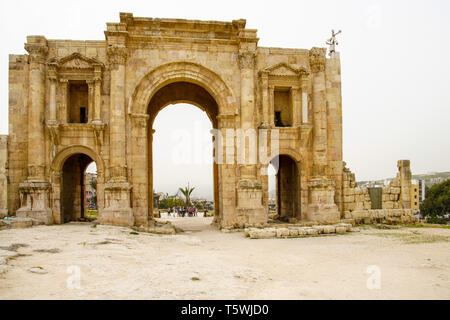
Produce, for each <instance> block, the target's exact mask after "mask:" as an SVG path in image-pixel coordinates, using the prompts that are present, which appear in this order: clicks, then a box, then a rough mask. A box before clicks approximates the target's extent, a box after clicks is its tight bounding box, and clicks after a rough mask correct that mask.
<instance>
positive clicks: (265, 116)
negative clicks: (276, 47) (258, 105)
mask: <svg viewBox="0 0 450 320" xmlns="http://www.w3.org/2000/svg"><path fill="white" fill-rule="evenodd" d="M261 92H262V96H261V100H262V123H261V124H260V126H259V127H260V128H267V127H269V125H270V120H269V118H270V101H269V96H270V94H269V74H268V72H264V73H262V74H261Z"/></svg>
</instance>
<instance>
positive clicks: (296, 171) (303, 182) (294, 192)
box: [265, 149, 308, 221]
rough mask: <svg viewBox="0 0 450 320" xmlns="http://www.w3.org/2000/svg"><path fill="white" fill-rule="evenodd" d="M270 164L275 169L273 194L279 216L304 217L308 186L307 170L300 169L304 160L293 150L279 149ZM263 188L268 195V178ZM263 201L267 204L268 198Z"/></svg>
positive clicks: (299, 218)
mask: <svg viewBox="0 0 450 320" xmlns="http://www.w3.org/2000/svg"><path fill="white" fill-rule="evenodd" d="M270 164H271V165H272V166H273V167H274V169H275V170H276V176H275V194H276V207H277V214H278V215H279V218H280V219H281V220H285V221H288V220H289V219H291V218H294V219H297V220H302V219H305V216H304V214H305V213H306V208H307V201H308V187H307V172H306V171H305V170H304V169H302V167H304V161H303V159H302V157H301V155H300V154H299V153H298V152H296V151H295V150H291V149H280V150H279V152H278V154H277V155H276V156H275V157H273V158H272V160H271V161H270ZM265 189H266V190H267V192H265V194H267V196H268V189H269V187H268V179H267V181H266V183H265ZM265 203H266V204H268V200H265Z"/></svg>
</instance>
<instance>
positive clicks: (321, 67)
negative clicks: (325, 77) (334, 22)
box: [309, 47, 327, 73]
mask: <svg viewBox="0 0 450 320" xmlns="http://www.w3.org/2000/svg"><path fill="white" fill-rule="evenodd" d="M326 53H327V49H326V48H316V47H314V48H312V49H311V50H310V51H309V64H310V65H311V71H312V72H314V73H318V72H323V71H325V63H326V60H327V58H326Z"/></svg>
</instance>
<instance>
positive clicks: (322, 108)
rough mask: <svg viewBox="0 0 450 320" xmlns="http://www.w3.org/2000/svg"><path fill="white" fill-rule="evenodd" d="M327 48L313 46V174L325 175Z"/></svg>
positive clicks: (311, 56) (311, 60)
mask: <svg viewBox="0 0 450 320" xmlns="http://www.w3.org/2000/svg"><path fill="white" fill-rule="evenodd" d="M325 54H326V49H325V48H312V49H311V51H310V64H311V71H312V84H313V93H312V104H313V106H312V108H313V126H314V129H313V161H314V166H313V176H325V175H326V170H325V168H326V165H327V101H326V95H325V89H326V86H325V85H326V83H325V62H326V57H325Z"/></svg>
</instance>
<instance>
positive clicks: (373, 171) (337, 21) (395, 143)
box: [0, 0, 450, 196]
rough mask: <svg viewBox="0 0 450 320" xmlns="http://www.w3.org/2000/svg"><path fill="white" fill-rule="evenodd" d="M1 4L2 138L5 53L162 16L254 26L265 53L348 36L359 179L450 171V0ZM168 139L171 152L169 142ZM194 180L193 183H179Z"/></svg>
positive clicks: (348, 146)
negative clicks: (405, 164) (402, 168)
mask: <svg viewBox="0 0 450 320" xmlns="http://www.w3.org/2000/svg"><path fill="white" fill-rule="evenodd" d="M0 3H1V4H0V36H1V38H2V45H1V48H0V134H6V133H7V131H8V130H7V128H8V112H7V109H8V82H7V81H8V54H9V53H16V54H21V53H25V51H24V49H23V44H24V42H25V41H26V36H27V35H29V34H42V35H45V36H46V37H47V38H48V39H79V40H88V39H89V40H95V39H104V34H103V32H104V30H105V29H106V22H117V21H119V12H120V11H123V12H133V13H134V15H135V16H146V17H160V18H186V19H201V20H221V21H231V20H233V19H239V18H244V19H247V27H248V28H255V29H258V36H259V38H260V42H259V45H260V46H273V47H287V48H290V47H291V48H306V49H309V48H311V47H313V46H325V41H326V39H328V38H329V36H330V30H331V29H332V28H334V29H342V31H343V33H342V35H340V36H339V40H340V46H339V51H340V52H341V62H342V82H343V121H344V160H345V161H346V162H347V165H348V167H349V168H350V169H351V170H352V171H353V172H355V173H356V177H357V179H358V180H367V179H382V178H385V177H390V176H394V175H395V173H396V161H397V160H398V159H410V160H411V166H412V171H413V173H414V174H417V173H426V172H434V171H449V170H450V125H449V121H450V95H449V89H450V80H449V76H450V59H449V58H448V54H449V52H450V40H449V39H450V19H449V17H450V1H446V0H442V1H438V0H436V1H411V0H410V1H406V0H403V1H402V0H395V1H374V0H370V1H368V0H358V1H356V0H355V1H299V0H293V1H282V0H278V1H242V0H239V1H232V0H229V1H220V2H219V1H194V0H190V1H170V0H165V1H132V0H128V1H123V0H121V1H116V0H110V1H83V0H78V1H76V2H75V1H65V2H56V1H43V0H41V1H23V0H15V1H5V0H0ZM164 111H165V110H163V112H164ZM180 112H181V111H180ZM194 113H195V112H194ZM181 115H182V116H183V117H184V119H183V120H184V122H193V121H196V119H197V118H198V116H197V115H194V114H191V115H189V112H188V113H186V114H185V113H184V111H183V112H181V113H180V114H177V113H174V114H173V116H175V117H179V116H181ZM160 116H161V119H160V120H158V119H157V121H162V122H163V123H162V124H161V126H162V127H165V126H166V125H165V124H164V121H168V120H163V118H164V117H163V114H162V113H161V115H160ZM189 117H192V118H189ZM165 119H170V118H165ZM172 120H173V117H172ZM205 121H206V122H205V123H208V121H207V119H206V118H205ZM155 125H158V124H157V123H155ZM161 139H166V140H162V141H165V143H166V144H165V143H163V145H167V143H169V142H170V139H171V136H170V134H169V135H165V137H164V138H161ZM155 143H156V142H155ZM166 160H167V159H166ZM154 162H155V166H156V167H157V168H160V170H161V172H166V173H167V174H168V175H170V174H172V177H170V176H169V177H167V178H165V179H166V180H168V179H175V177H177V179H178V177H179V176H180V175H181V173H179V172H177V173H176V174H175V173H174V171H173V170H170V169H169V168H168V167H167V162H164V157H163V156H162V155H161V157H159V158H158V157H157V156H156V155H155V160H154ZM164 166H166V167H164ZM164 170H165V171H164ZM208 170H209V169H208V168H205V169H204V171H202V173H201V174H200V171H195V176H196V177H197V178H199V180H198V182H196V183H197V184H198V185H199V194H197V196H201V195H203V194H200V189H201V188H203V187H200V186H207V184H208V182H209V183H210V182H211V181H212V178H211V177H210V171H208ZM184 172H186V173H189V172H190V169H186V170H184ZM208 172H209V173H208ZM208 174H209V175H208ZM202 177H204V178H205V179H203V180H202V179H200V178H202ZM197 178H196V179H197ZM156 179H160V178H156ZM188 180H190V181H194V178H191V175H185V176H184V178H183V179H181V178H180V181H186V182H187V181H188ZM195 181H197V180H195ZM155 182H156V181H155ZM180 183H182V182H180ZM177 187H178V182H177V184H176V185H174V187H173V188H170V189H171V190H161V191H164V192H170V193H173V191H175V190H176V189H177ZM172 189H173V191H172ZM204 195H207V193H205V194H204Z"/></svg>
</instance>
